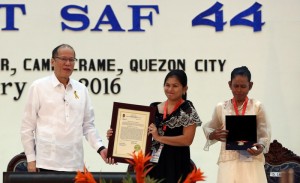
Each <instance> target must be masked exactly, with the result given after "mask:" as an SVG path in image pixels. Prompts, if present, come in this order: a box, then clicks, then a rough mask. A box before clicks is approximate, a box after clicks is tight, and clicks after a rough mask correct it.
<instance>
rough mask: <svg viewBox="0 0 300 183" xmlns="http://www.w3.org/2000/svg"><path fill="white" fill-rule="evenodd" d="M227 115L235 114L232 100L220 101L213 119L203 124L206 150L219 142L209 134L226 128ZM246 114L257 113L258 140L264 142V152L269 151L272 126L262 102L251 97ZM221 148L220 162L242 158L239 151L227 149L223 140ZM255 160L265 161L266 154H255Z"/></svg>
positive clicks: (260, 142)
mask: <svg viewBox="0 0 300 183" xmlns="http://www.w3.org/2000/svg"><path fill="white" fill-rule="evenodd" d="M241 110H242V107H241V108H239V112H241ZM226 115H235V111H234V108H233V104H232V103H231V100H227V101H225V102H221V103H219V104H218V105H217V106H216V107H215V110H214V113H213V116H212V120H211V121H210V122H208V123H206V124H205V125H203V131H204V134H205V136H206V139H207V142H206V145H205V147H204V150H206V151H208V150H209V146H210V145H212V144H214V143H216V142H218V141H217V140H209V138H208V137H209V134H210V133H211V132H213V131H214V130H215V129H218V128H223V129H225V116H226ZM245 115H257V142H258V143H259V144H262V145H263V146H264V147H265V148H264V151H263V153H267V152H268V151H269V145H270V139H271V127H270V124H269V123H268V121H267V119H266V114H265V111H264V109H263V106H262V104H261V103H260V102H259V101H257V100H255V99H249V101H248V104H247V108H246V112H245ZM221 144H222V145H221V150H220V156H219V160H218V163H219V162H224V161H229V160H235V159H239V158H240V155H241V154H240V153H239V151H234V150H225V145H226V144H225V142H221ZM252 158H253V160H259V161H264V155H263V154H260V155H258V156H253V157H252Z"/></svg>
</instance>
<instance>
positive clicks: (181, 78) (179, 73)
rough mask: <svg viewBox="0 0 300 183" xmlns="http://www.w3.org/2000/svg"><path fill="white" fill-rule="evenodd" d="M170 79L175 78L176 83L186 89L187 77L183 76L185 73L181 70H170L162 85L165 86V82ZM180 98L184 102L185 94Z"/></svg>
mask: <svg viewBox="0 0 300 183" xmlns="http://www.w3.org/2000/svg"><path fill="white" fill-rule="evenodd" d="M170 77H176V78H177V79H178V81H179V82H180V84H181V85H182V87H186V86H187V76H186V74H185V72H184V71H183V70H179V69H176V70H171V71H170V72H169V73H168V74H167V76H166V77H165V81H164V85H165V84H166V81H167V80H168V79H169V78H170ZM182 98H183V99H184V100H186V98H187V94H186V93H185V94H183V95H182Z"/></svg>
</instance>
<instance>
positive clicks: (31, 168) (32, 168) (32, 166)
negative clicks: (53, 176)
mask: <svg viewBox="0 0 300 183" xmlns="http://www.w3.org/2000/svg"><path fill="white" fill-rule="evenodd" d="M27 170H28V172H36V162H35V161H31V162H27Z"/></svg>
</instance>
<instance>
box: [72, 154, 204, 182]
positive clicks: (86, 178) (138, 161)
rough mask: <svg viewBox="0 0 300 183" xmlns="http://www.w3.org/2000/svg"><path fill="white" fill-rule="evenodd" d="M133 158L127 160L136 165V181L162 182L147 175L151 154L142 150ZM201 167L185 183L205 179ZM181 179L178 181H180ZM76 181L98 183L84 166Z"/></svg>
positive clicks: (128, 178)
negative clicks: (146, 153)
mask: <svg viewBox="0 0 300 183" xmlns="http://www.w3.org/2000/svg"><path fill="white" fill-rule="evenodd" d="M131 156H132V157H133V159H132V160H131V159H127V160H126V161H127V162H128V163H129V164H131V165H132V166H133V167H134V171H135V174H136V183H160V182H162V180H156V179H153V178H151V177H149V176H147V174H148V172H149V171H150V170H151V169H152V168H153V167H152V164H151V163H149V160H150V159H151V156H150V155H149V154H148V155H146V156H144V154H143V152H142V151H138V152H135V153H132V154H131ZM203 174H204V173H203V172H201V170H200V168H198V169H197V168H196V167H194V169H193V170H192V171H191V172H190V173H189V174H188V175H187V177H186V178H185V180H184V181H183V183H195V182H197V181H205V179H204V178H205V176H203ZM179 182H181V180H179V181H178V183H179ZM75 183H97V182H96V181H95V179H94V177H93V175H92V174H91V173H90V172H89V171H88V170H87V168H86V167H84V172H80V171H78V172H77V175H76V176H75ZM100 183H105V180H100ZM123 183H133V180H132V178H131V177H130V175H129V174H127V177H125V178H124V179H123Z"/></svg>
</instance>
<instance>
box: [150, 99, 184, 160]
mask: <svg viewBox="0 0 300 183" xmlns="http://www.w3.org/2000/svg"><path fill="white" fill-rule="evenodd" d="M182 102H183V99H181V100H179V101H178V102H177V103H176V105H175V106H174V108H173V110H172V111H171V113H172V112H174V111H175V110H176V109H177V108H178V107H179V106H180V105H181V104H182ZM171 113H170V114H171ZM167 114H168V101H166V102H165V105H164V115H163V119H164V120H165V119H166V118H167ZM166 129H167V126H166V125H164V126H163V131H166ZM163 147H164V144H160V146H159V148H158V149H157V150H153V151H152V154H151V156H152V157H151V159H150V162H152V163H158V160H159V157H160V153H161V151H162V149H163Z"/></svg>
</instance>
